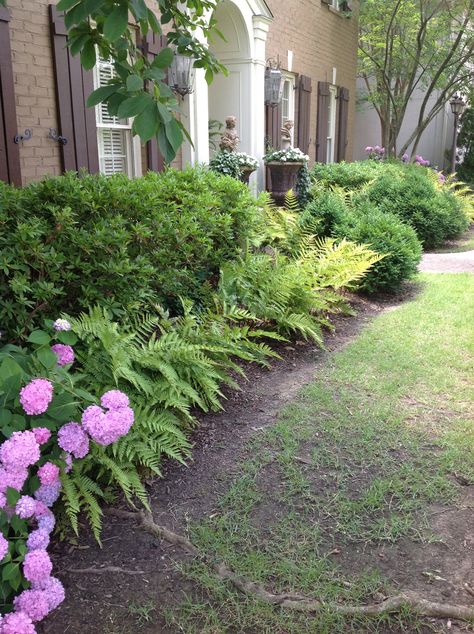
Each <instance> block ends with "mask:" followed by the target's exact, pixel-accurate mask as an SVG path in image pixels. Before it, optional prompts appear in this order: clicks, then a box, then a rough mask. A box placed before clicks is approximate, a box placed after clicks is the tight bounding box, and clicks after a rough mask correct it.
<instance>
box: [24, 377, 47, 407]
mask: <svg viewBox="0 0 474 634" xmlns="http://www.w3.org/2000/svg"><path fill="white" fill-rule="evenodd" d="M52 400H53V384H52V383H51V382H50V381H48V380H47V379H33V381H31V382H30V383H28V385H25V387H23V388H22V389H21V390H20V403H21V405H22V407H23V409H24V410H25V412H26V413H27V414H28V415H29V416H35V415H37V414H44V412H45V411H46V410H47V409H48V406H49V404H50V403H51V401H52Z"/></svg>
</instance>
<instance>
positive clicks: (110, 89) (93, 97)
mask: <svg viewBox="0 0 474 634" xmlns="http://www.w3.org/2000/svg"><path fill="white" fill-rule="evenodd" d="M117 88H118V85H117V84H109V85H108V86H101V87H100V88H97V89H96V90H94V92H92V93H91V94H90V95H89V97H88V99H87V107H88V108H92V107H93V106H97V104H99V103H101V102H102V101H105V100H106V99H107V98H108V97H110V95H113V94H114V92H117Z"/></svg>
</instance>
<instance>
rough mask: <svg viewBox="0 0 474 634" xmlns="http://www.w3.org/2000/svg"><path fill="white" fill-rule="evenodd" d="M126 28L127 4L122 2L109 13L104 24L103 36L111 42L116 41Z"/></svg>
mask: <svg viewBox="0 0 474 634" xmlns="http://www.w3.org/2000/svg"><path fill="white" fill-rule="evenodd" d="M127 26H128V3H125V2H122V4H119V5H117V6H116V7H115V8H114V9H112V11H111V12H110V13H109V15H108V16H107V18H106V19H105V22H104V36H105V37H106V38H107V39H108V40H110V41H111V42H115V40H118V39H119V37H120V36H121V35H123V33H124V32H125V30H126V29H127Z"/></svg>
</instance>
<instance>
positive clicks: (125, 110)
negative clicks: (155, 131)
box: [118, 92, 152, 119]
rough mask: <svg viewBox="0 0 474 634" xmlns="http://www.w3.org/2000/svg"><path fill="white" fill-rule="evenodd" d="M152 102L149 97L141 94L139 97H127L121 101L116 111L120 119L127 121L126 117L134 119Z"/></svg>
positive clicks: (146, 94) (144, 93) (145, 93)
mask: <svg viewBox="0 0 474 634" xmlns="http://www.w3.org/2000/svg"><path fill="white" fill-rule="evenodd" d="M151 101H152V98H151V95H149V94H148V93H147V92H143V93H142V94H141V95H136V96H135V97H129V98H128V99H125V101H123V102H122V103H121V104H120V106H119V109H118V116H119V118H120V119H128V117H136V116H137V115H139V114H140V113H141V112H143V111H144V110H145V108H147V107H148V106H149V104H150V102H151Z"/></svg>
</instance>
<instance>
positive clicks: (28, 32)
mask: <svg viewBox="0 0 474 634" xmlns="http://www.w3.org/2000/svg"><path fill="white" fill-rule="evenodd" d="M8 8H9V10H10V13H11V18H12V19H11V22H10V40H11V47H12V58H13V59H12V63H13V74H14V81H15V97H16V104H17V106H16V112H17V121H18V131H19V132H20V133H22V132H23V131H24V130H25V129H26V128H31V129H32V130H33V137H32V139H31V140H30V141H27V142H25V143H22V144H20V161H21V170H22V180H23V183H27V182H28V181H31V180H36V179H38V178H41V177H42V176H44V175H45V174H55V175H56V174H60V173H61V163H60V156H59V147H58V144H57V143H56V142H54V141H53V140H51V139H48V134H49V129H50V128H57V116H56V96H55V83H54V70H53V60H52V53H51V43H50V35H49V32H50V31H49V18H48V2H47V0H9V2H8Z"/></svg>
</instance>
